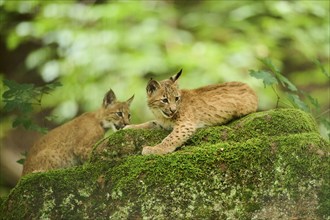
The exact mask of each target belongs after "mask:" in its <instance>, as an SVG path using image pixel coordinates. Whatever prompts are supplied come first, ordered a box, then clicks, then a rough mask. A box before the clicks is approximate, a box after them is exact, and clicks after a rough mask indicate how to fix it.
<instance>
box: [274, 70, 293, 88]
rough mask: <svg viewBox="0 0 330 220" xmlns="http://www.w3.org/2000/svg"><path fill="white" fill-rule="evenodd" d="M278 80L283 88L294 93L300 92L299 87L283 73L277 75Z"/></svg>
mask: <svg viewBox="0 0 330 220" xmlns="http://www.w3.org/2000/svg"><path fill="white" fill-rule="evenodd" d="M276 78H277V79H278V80H279V81H280V82H281V84H282V86H284V87H286V88H288V89H289V90H290V91H292V92H296V91H298V89H297V87H296V86H295V85H294V84H293V83H292V82H290V80H288V79H287V78H286V77H285V76H283V75H282V74H281V73H279V72H278V73H276Z"/></svg>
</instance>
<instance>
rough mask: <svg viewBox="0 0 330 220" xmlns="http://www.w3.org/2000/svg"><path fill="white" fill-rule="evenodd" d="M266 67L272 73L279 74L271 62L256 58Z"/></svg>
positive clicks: (266, 59)
mask: <svg viewBox="0 0 330 220" xmlns="http://www.w3.org/2000/svg"><path fill="white" fill-rule="evenodd" d="M258 60H260V61H261V62H262V63H263V64H264V65H265V66H266V67H268V68H269V69H270V70H271V71H272V72H273V73H277V72H279V70H278V69H277V67H276V66H274V64H273V62H272V60H271V59H270V58H268V57H266V58H258Z"/></svg>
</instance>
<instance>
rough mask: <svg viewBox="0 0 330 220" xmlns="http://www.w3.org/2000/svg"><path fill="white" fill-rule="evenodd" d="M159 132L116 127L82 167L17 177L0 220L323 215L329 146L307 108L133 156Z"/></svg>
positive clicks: (263, 115)
mask: <svg viewBox="0 0 330 220" xmlns="http://www.w3.org/2000/svg"><path fill="white" fill-rule="evenodd" d="M167 134H168V131H164V130H152V131H151V130H123V131H119V132H116V133H114V134H111V135H110V136H109V137H107V138H105V139H104V140H102V141H100V142H99V143H98V144H97V145H96V146H95V148H94V151H93V153H92V155H91V158H90V161H89V162H88V163H86V164H85V165H83V166H77V167H73V168H69V169H63V170H54V171H50V172H47V173H37V174H30V175H27V176H26V177H23V178H22V179H21V181H20V182H19V184H18V185H17V186H16V187H15V188H14V189H13V190H12V192H11V193H10V195H9V196H8V198H6V199H5V200H4V201H3V203H2V205H1V215H2V216H1V217H2V219H40V218H43V219H109V218H111V219H328V218H330V211H329V210H330V204H329V203H330V199H329V198H330V196H329V191H330V183H329V182H330V169H329V168H330V160H329V156H330V145H329V142H328V141H327V140H324V139H323V138H322V137H321V136H320V135H319V133H318V131H317V127H316V125H315V122H314V120H313V118H312V117H311V116H310V115H309V114H307V113H305V112H302V111H300V110H296V109H275V110H270V111H265V112H258V113H254V114H250V115H248V116H245V117H243V118H241V119H238V120H235V121H233V122H231V123H229V124H227V125H223V126H215V127H208V128H203V129H199V130H198V131H197V132H196V134H195V135H194V136H193V137H192V138H190V140H188V141H187V142H186V144H185V146H182V147H181V148H180V149H178V150H177V151H176V152H174V153H171V154H168V155H163V156H155V155H150V156H142V155H141V150H142V147H143V146H146V145H148V146H152V145H155V144H156V143H159V142H160V141H161V140H162V139H163V138H164V137H166V135H167Z"/></svg>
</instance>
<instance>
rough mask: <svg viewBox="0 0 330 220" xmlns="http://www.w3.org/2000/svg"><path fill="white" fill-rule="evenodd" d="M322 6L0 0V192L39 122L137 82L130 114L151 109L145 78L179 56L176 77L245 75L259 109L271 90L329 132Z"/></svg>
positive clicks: (326, 16)
mask: <svg viewBox="0 0 330 220" xmlns="http://www.w3.org/2000/svg"><path fill="white" fill-rule="evenodd" d="M329 11H330V2H329V1H327V0H324V1H323V0H300V1H279V0H265V1H262V0H260V1H245V0H232V1H229V0H228V1H227V0H212V1H210V0H209V1H208V0H204V1H203V0H194V1H193V0H178V1H168V0H142V1H133V0H132V1H115V0H65V1H64V0H62V1H41V0H40V1H38V0H21V1H13V0H12V1H9V0H0V16H1V17H0V19H1V20H0V30H1V31H0V79H1V84H0V89H1V97H2V98H1V112H0V113H1V119H0V128H1V129H0V138H1V146H0V147H1V148H0V150H1V170H0V171H1V178H0V186H1V187H0V195H5V194H7V193H8V191H9V189H10V188H11V187H13V186H15V184H16V182H17V181H18V178H19V176H20V172H21V169H22V165H21V164H19V163H17V162H16V161H17V160H19V159H20V158H22V155H21V153H23V152H25V151H26V150H28V148H29V147H30V146H31V145H32V144H33V142H34V141H35V140H36V139H37V138H38V137H40V135H41V133H40V132H38V131H40V130H44V128H47V129H51V128H54V127H55V126H57V125H59V124H62V123H64V122H66V121H68V120H70V119H72V118H73V117H75V116H77V115H79V114H81V113H82V112H85V111H92V110H95V109H97V108H99V107H100V105H101V103H102V99H103V96H104V94H105V92H106V91H108V90H109V88H112V89H113V90H114V91H115V93H116V94H117V97H118V99H119V100H126V99H128V98H129V97H130V96H131V95H132V94H135V99H134V101H133V103H132V106H131V113H132V123H139V122H143V121H146V120H149V119H151V118H152V115H151V112H150V111H149V110H148V108H147V105H146V95H145V86H146V83H147V82H148V80H149V79H150V78H155V79H159V80H161V79H164V78H167V77H169V76H171V75H173V74H175V73H176V72H177V71H178V70H180V69H181V68H183V75H182V76H181V78H180V81H179V83H180V86H181V88H187V89H190V88H196V87H200V86H205V85H208V84H214V83H221V82H226V81H242V82H246V83H248V84H249V85H250V86H251V87H253V88H254V89H255V90H256V92H257V94H258V96H259V101H260V104H259V110H266V109H271V108H275V107H276V105H277V95H279V96H280V102H279V105H280V106H282V107H288V106H293V107H300V108H306V109H305V110H307V111H310V112H311V113H312V114H313V115H314V117H315V118H316V119H317V120H318V119H322V120H318V122H319V126H320V132H321V133H322V135H323V136H324V137H325V138H328V135H329V134H328V130H327V126H328V127H329V108H330V101H329V100H330V88H329V75H328V74H329V57H330V56H329V50H330V46H329V44H330V43H329V39H330V28H329V25H330V13H329ZM260 58H262V59H263V60H262V61H263V62H260ZM264 58H267V59H264ZM270 60H271V63H270V62H268V61H270ZM274 66H275V67H276V69H275V70H274V69H272V67H274ZM251 70H254V71H251ZM251 72H254V73H258V74H259V78H262V79H263V80H264V81H263V80H260V79H256V78H255V77H252V76H251V75H250V73H251ZM274 72H278V73H281V74H282V75H283V76H285V77H286V79H288V80H289V81H290V82H291V83H293V84H294V85H296V88H297V91H296V92H295V94H296V96H289V95H288V91H289V92H290V87H288V86H286V85H288V84H285V83H284V84H283V83H282V84H281V83H280V82H279V83H278V84H276V82H275V81H274V74H275V73H274ZM270 73H271V74H272V76H271V75H269V74H270ZM258 74H256V75H258ZM275 75H276V74H275ZM275 78H276V77H275ZM8 80H10V81H8ZM272 80H273V81H272ZM54 82H55V84H54ZM263 82H264V83H266V84H267V83H268V84H267V85H268V86H266V88H265V87H264V83H263ZM16 83H19V84H16ZM59 83H60V84H61V86H59ZM9 90H10V91H14V93H15V92H16V93H15V94H14V93H13V94H11V95H12V96H10V94H9V95H8V91H9ZM18 91H19V92H18ZM6 92H7V95H5V93H6ZM295 98H298V99H296V100H295ZM8 100H11V101H14V104H13V105H16V106H12V108H9V109H8V106H7V107H6V104H7V105H8V102H7V101H8ZM27 100H31V102H30V101H27ZM300 101H302V102H304V103H307V104H306V105H305V104H301V103H300ZM308 103H309V104H308ZM29 104H30V106H29ZM16 107H17V108H16ZM8 110H9V111H8ZM13 122H14V127H13V126H12V125H13ZM24 127H25V128H24ZM40 128H42V129H40ZM36 130H37V131H36Z"/></svg>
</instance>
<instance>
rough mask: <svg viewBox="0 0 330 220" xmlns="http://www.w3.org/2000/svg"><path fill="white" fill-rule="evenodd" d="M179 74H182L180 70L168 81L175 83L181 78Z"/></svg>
mask: <svg viewBox="0 0 330 220" xmlns="http://www.w3.org/2000/svg"><path fill="white" fill-rule="evenodd" d="M181 73H182V69H181V70H180V71H179V72H178V73H177V74H175V75H174V76H172V77H171V78H170V80H172V81H173V82H175V81H177V79H179V77H180V76H181Z"/></svg>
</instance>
